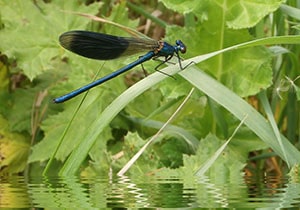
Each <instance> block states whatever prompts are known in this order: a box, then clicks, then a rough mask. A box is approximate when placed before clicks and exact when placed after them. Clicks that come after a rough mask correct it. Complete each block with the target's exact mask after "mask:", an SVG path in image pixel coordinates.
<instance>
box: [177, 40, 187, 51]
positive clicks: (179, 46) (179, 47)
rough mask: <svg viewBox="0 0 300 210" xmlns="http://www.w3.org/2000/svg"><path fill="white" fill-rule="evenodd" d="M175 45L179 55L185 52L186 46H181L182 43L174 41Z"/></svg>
mask: <svg viewBox="0 0 300 210" xmlns="http://www.w3.org/2000/svg"><path fill="white" fill-rule="evenodd" d="M176 45H177V49H179V51H180V52H181V53H185V52H186V46H185V44H183V42H182V41H181V40H176Z"/></svg>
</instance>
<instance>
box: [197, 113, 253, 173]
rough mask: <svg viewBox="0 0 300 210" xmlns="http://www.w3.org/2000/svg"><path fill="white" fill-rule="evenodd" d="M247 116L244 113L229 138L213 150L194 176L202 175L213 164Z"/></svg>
mask: <svg viewBox="0 0 300 210" xmlns="http://www.w3.org/2000/svg"><path fill="white" fill-rule="evenodd" d="M247 117H248V116H247V115H246V116H245V117H244V119H243V120H242V121H241V122H240V124H239V125H238V126H237V127H236V129H235V130H234V132H233V133H232V135H231V136H230V137H229V139H228V140H227V141H226V142H225V143H224V144H223V145H222V146H221V147H220V148H219V149H218V150H217V151H216V152H215V154H214V155H213V156H212V157H211V158H209V159H208V160H207V161H206V162H205V163H204V164H203V165H202V166H201V167H200V168H199V169H198V170H197V172H196V173H195V175H196V176H203V175H204V174H205V172H206V171H207V170H208V169H209V168H210V167H211V166H212V165H213V164H214V162H215V161H216V160H217V159H218V157H219V156H220V155H221V154H222V152H223V151H224V150H225V148H226V147H227V145H228V144H229V142H230V141H231V139H232V138H233V137H234V136H235V134H236V133H237V131H238V130H239V128H240V127H241V126H242V125H243V123H244V121H245V120H246V118H247Z"/></svg>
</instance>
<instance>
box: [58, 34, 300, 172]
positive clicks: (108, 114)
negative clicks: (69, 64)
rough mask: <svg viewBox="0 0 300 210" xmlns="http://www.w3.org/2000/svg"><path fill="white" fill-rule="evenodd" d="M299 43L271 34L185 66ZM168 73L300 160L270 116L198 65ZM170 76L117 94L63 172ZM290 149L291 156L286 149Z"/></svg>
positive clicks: (72, 167)
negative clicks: (116, 119)
mask: <svg viewBox="0 0 300 210" xmlns="http://www.w3.org/2000/svg"><path fill="white" fill-rule="evenodd" d="M295 43H296V44H297V43H300V36H280V37H270V38H263V39H258V40H253V41H250V42H245V43H242V44H238V45H235V46H232V47H228V48H226V49H223V50H219V51H215V52H212V53H209V54H205V55H200V56H196V57H194V58H191V59H188V60H185V61H184V62H182V65H183V66H185V65H187V64H189V63H191V62H193V63H200V62H202V61H204V60H207V59H209V58H211V57H214V56H216V55H218V54H221V53H224V52H227V51H230V50H234V49H240V48H245V47H253V46H259V45H272V44H295ZM161 71H162V72H165V73H166V74H168V75H174V74H176V73H178V72H180V73H179V75H181V76H182V77H183V78H185V79H186V80H187V81H189V82H190V83H191V84H193V85H194V86H195V87H196V88H198V89H199V90H201V91H202V92H203V93H205V94H206V95H207V96H209V97H211V98H212V99H213V100H214V101H216V102H217V103H219V104H220V105H222V106H223V107H224V108H226V109H227V110H228V111H229V112H230V113H232V114H233V115H234V116H236V117H237V118H238V119H240V120H242V119H243V118H244V116H245V115H248V118H247V119H246V120H245V125H247V126H248V127H249V128H250V129H251V130H252V131H253V132H254V133H255V134H256V135H257V136H259V137H260V138H261V139H262V140H263V141H264V142H265V143H266V144H267V145H269V146H270V147H271V148H272V149H273V150H274V151H275V152H276V153H277V154H278V155H279V156H280V157H281V158H282V159H283V160H285V161H286V162H288V164H289V165H290V166H292V165H294V164H296V163H299V162H300V152H299V151H298V150H297V149H296V148H295V147H294V146H293V145H292V144H291V143H290V142H289V141H288V140H287V139H286V138H285V137H284V136H281V139H282V144H283V147H284V149H282V148H281V147H280V145H279V144H278V141H277V140H276V135H275V134H274V131H273V129H272V128H271V126H270V124H268V123H267V122H266V119H265V118H264V117H263V116H262V115H261V114H260V113H258V112H257V111H256V110H255V109H254V108H253V107H251V106H250V105H249V104H248V103H247V102H246V101H244V100H243V99H242V98H240V97H239V96H237V95H236V94H235V93H233V92H232V91H230V90H229V89H228V88H227V87H225V86H224V85H222V84H221V83H219V82H218V81H216V80H215V79H213V78H212V77H210V76H208V74H206V73H204V72H203V71H201V70H199V69H198V68H196V67H195V66H190V67H188V68H187V69H186V70H184V71H180V68H179V67H178V65H170V66H168V67H166V68H164V69H163V70H161ZM165 78H167V76H166V75H164V74H161V73H159V72H156V73H153V74H151V75H150V76H148V77H147V78H145V79H143V80H141V81H140V82H138V83H136V84H135V85H134V86H132V87H130V88H128V89H127V90H126V91H124V92H123V93H122V94H121V95H120V96H119V97H117V98H116V99H115V100H114V101H113V102H112V103H111V104H110V105H109V106H108V107H107V108H106V109H105V110H104V111H103V112H102V114H101V115H100V117H99V118H98V119H96V120H95V121H94V122H91V126H90V127H89V129H88V130H87V133H86V139H87V140H86V141H85V142H81V143H80V144H79V145H78V146H77V147H76V149H75V150H74V151H73V152H72V153H71V155H70V156H69V158H68V159H67V161H66V162H65V164H64V166H63V168H62V169H61V170H60V173H59V174H60V175H62V176H67V175H70V174H74V173H76V172H77V171H78V169H79V167H80V165H81V163H82V162H83V161H84V159H85V158H86V156H87V155H88V152H89V150H90V149H91V147H92V146H93V145H94V143H95V142H96V140H97V138H98V136H99V134H100V133H101V132H102V131H103V129H104V128H105V127H106V126H108V124H109V123H110V122H111V120H112V119H113V118H114V117H115V116H116V115H117V114H118V113H119V112H120V111H121V110H122V109H123V108H124V107H125V106H126V105H127V104H128V103H129V102H131V101H132V100H133V99H134V98H136V97H137V96H139V95H140V94H142V93H143V92H145V91H146V90H147V89H149V88H150V87H152V86H154V85H156V84H157V83H159V82H160V81H162V80H164V79H165ZM283 150H284V151H286V152H287V157H285V155H284V154H283V152H282V151H283Z"/></svg>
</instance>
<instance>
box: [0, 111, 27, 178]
mask: <svg viewBox="0 0 300 210" xmlns="http://www.w3.org/2000/svg"><path fill="white" fill-rule="evenodd" d="M0 136H1V138H0V175H3V174H14V173H18V172H21V171H23V170H24V169H25V167H26V164H27V158H28V156H29V152H30V144H29V139H28V138H27V137H25V136H22V135H20V134H19V133H12V132H10V130H9V125H8V121H7V120H5V119H4V118H3V117H2V116H1V115H0Z"/></svg>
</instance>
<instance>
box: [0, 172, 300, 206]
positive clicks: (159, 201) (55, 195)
mask: <svg viewBox="0 0 300 210" xmlns="http://www.w3.org/2000/svg"><path fill="white" fill-rule="evenodd" d="M0 181H1V185H0V196H1V197H0V207H10V208H27V207H40V208H45V207H48V208H49V207H57V208H85V209H93V208H106V207H110V208H114V207H131V208H155V207H162V208H174V207H177V208H184V207H210V208H218V207H223V208H226V207H232V208H233V207H234V208H238V207H244V208H245V207H247V208H258V207H266V206H267V207H296V206H298V207H299V206H300V186H299V182H293V181H291V180H289V179H287V178H286V177H281V178H278V177H264V178H263V179H261V180H257V179H256V178H255V177H250V178H249V177H248V178H246V179H245V180H243V182H242V183H240V182H230V181H228V182H222V183H221V182H219V183H218V182H217V181H215V180H214V181H211V180H209V179H208V178H207V177H201V178H195V179H192V178H190V179H188V180H182V179H178V178H174V179H160V178H155V177H146V178H145V177H143V178H141V179H138V180H137V179H134V180H133V179H130V178H129V177H126V176H124V177H116V178H108V177H97V178H93V179H83V178H78V177H68V178H58V177H51V178H49V177H48V178H45V177H44V178H41V177H39V178H37V177H36V178H28V179H26V178H25V177H21V176H13V177H0ZM224 183H227V184H224Z"/></svg>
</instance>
